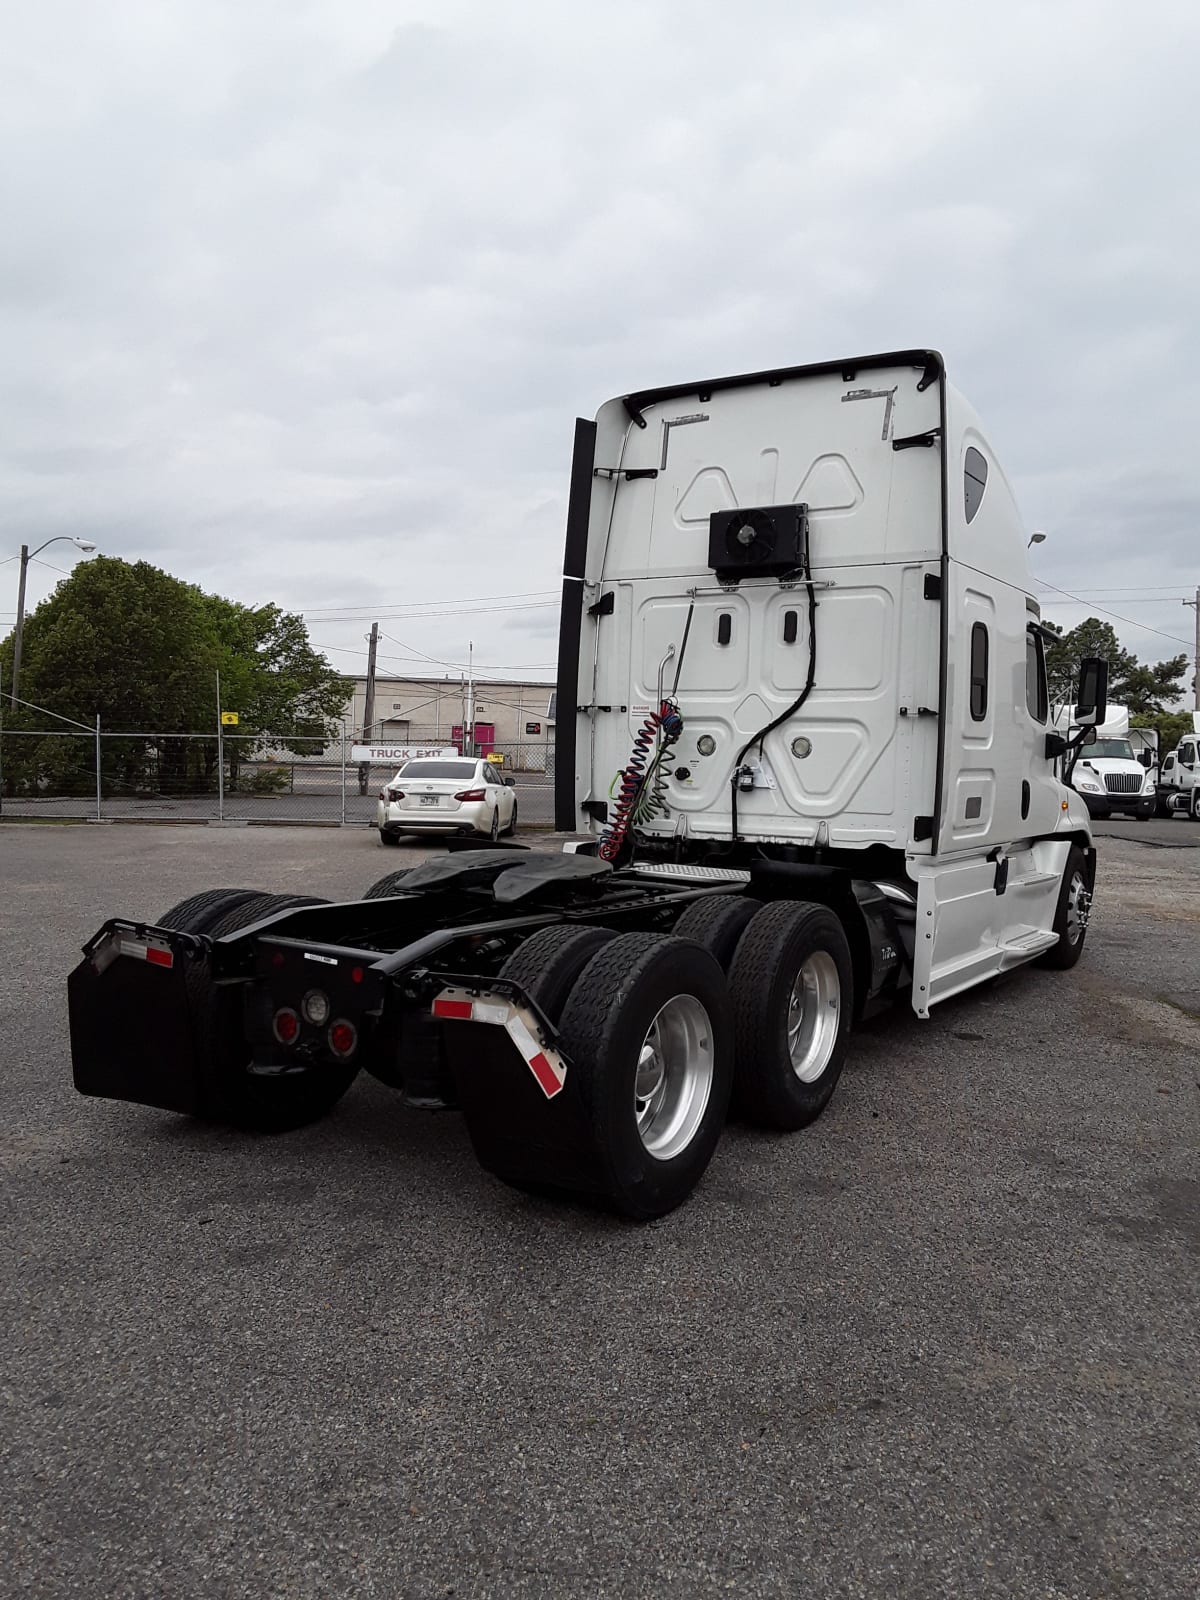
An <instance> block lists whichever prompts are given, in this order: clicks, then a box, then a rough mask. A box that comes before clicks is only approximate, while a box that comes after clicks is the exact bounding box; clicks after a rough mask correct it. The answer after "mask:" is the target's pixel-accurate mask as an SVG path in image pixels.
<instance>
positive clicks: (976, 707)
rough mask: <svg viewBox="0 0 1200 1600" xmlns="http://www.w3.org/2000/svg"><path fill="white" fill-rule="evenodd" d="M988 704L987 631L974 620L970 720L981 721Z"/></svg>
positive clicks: (985, 627)
mask: <svg viewBox="0 0 1200 1600" xmlns="http://www.w3.org/2000/svg"><path fill="white" fill-rule="evenodd" d="M987 704H988V631H987V625H986V624H985V623H982V622H976V623H974V624H973V625H972V627H971V721H972V722H982V721H983V719H984V717H986V716H987Z"/></svg>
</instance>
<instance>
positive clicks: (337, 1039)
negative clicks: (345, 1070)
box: [325, 1018, 358, 1060]
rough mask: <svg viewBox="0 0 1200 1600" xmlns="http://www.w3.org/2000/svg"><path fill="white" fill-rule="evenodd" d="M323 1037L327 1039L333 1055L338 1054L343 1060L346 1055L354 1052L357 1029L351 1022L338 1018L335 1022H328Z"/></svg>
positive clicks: (356, 1041)
mask: <svg viewBox="0 0 1200 1600" xmlns="http://www.w3.org/2000/svg"><path fill="white" fill-rule="evenodd" d="M325 1037H326V1038H327V1040H328V1041H329V1048H330V1049H331V1050H332V1051H333V1053H334V1055H335V1056H340V1057H341V1058H342V1060H345V1058H346V1057H347V1056H352V1055H353V1054H354V1047H355V1045H356V1044H357V1043H358V1029H357V1028H356V1027H355V1026H354V1024H353V1023H352V1022H346V1021H345V1020H343V1019H341V1018H339V1019H338V1021H337V1022H334V1023H331V1024H330V1028H329V1032H328V1033H327V1034H326V1036H325Z"/></svg>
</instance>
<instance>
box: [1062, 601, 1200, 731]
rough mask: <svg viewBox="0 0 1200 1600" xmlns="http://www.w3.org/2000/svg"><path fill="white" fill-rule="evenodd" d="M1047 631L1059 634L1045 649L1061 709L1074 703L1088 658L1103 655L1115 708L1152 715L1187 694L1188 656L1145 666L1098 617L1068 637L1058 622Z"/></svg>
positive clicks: (1108, 625) (1091, 618)
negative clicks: (1185, 687)
mask: <svg viewBox="0 0 1200 1600" xmlns="http://www.w3.org/2000/svg"><path fill="white" fill-rule="evenodd" d="M1047 627H1048V628H1049V630H1050V632H1051V633H1056V634H1057V635H1058V639H1057V640H1056V642H1055V643H1054V644H1051V645H1049V646H1048V647H1047V650H1046V675H1047V678H1048V681H1049V685H1050V699H1051V700H1052V701H1053V702H1054V703H1056V704H1059V703H1061V704H1070V703H1071V702H1072V701H1073V700H1074V698H1075V688H1076V685H1077V683H1078V681H1079V663H1080V662H1081V661H1082V660H1083V658H1084V657H1085V656H1102V657H1103V658H1104V659H1105V660H1106V661H1107V662H1108V697H1109V699H1110V700H1111V701H1113V703H1114V704H1116V705H1120V706H1128V708H1129V710H1130V712H1131V713H1138V714H1141V715H1147V716H1149V715H1154V714H1156V713H1158V712H1162V711H1165V710H1166V709H1167V707H1168V706H1169V705H1170V704H1171V703H1172V702H1173V701H1176V700H1178V699H1179V697H1180V696H1181V695H1182V693H1183V676H1184V673H1185V672H1186V671H1187V665H1188V662H1187V657H1186V656H1182V655H1180V656H1173V657H1172V658H1171V659H1170V660H1169V661H1157V662H1155V663H1154V665H1153V666H1147V665H1144V664H1143V663H1142V662H1140V661H1139V660H1138V658H1137V657H1136V656H1135V655H1134V654H1133V653H1132V651H1129V650H1124V649H1122V648H1121V644H1120V642H1119V640H1118V639H1117V635H1116V630H1115V629H1114V628H1113V625H1112V623H1111V622H1101V621H1100V619H1099V618H1098V617H1088V618H1087V619H1086V621H1084V622H1081V623H1080V624H1079V626H1078V627H1076V628H1072V629H1071V630H1070V632H1069V633H1064V631H1063V630H1062V628H1060V627H1057V626H1056V625H1055V624H1054V623H1053V622H1051V623H1048V624H1047Z"/></svg>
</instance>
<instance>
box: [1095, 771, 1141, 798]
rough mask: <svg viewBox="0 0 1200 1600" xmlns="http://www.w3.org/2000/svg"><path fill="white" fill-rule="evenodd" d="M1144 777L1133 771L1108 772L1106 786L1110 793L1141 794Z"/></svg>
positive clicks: (1105, 777)
mask: <svg viewBox="0 0 1200 1600" xmlns="http://www.w3.org/2000/svg"><path fill="white" fill-rule="evenodd" d="M1142 781H1143V780H1142V779H1141V778H1140V777H1139V776H1138V775H1137V774H1136V773H1133V772H1106V773H1105V774H1104V787H1105V788H1106V789H1107V790H1108V792H1109V794H1140V793H1141V790H1142Z"/></svg>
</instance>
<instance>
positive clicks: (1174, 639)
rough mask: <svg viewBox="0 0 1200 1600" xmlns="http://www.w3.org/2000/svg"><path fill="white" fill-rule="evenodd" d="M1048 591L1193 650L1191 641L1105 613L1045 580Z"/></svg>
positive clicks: (1102, 609) (1131, 626) (1111, 612)
mask: <svg viewBox="0 0 1200 1600" xmlns="http://www.w3.org/2000/svg"><path fill="white" fill-rule="evenodd" d="M1039 581H1040V582H1042V583H1044V584H1045V586H1046V588H1047V589H1053V590H1054V592H1055V594H1062V595H1066V597H1067V599H1068V600H1073V601H1074V602H1075V604H1076V605H1077V606H1082V607H1083V609H1084V610H1085V611H1089V610H1090V611H1099V612H1100V613H1101V615H1102V616H1105V617H1111V618H1112V619H1113V621H1114V622H1123V623H1125V624H1126V626H1127V627H1130V628H1140V629H1141V631H1142V632H1143V633H1156V634H1158V636H1159V638H1160V639H1170V641H1171V643H1172V644H1181V645H1183V647H1184V649H1185V650H1190V649H1191V648H1192V641H1191V640H1190V639H1181V638H1180V637H1179V635H1178V634H1175V633H1164V632H1163V631H1162V629H1161V628H1151V627H1150V626H1148V624H1146V623H1145V622H1135V621H1134V620H1133V618H1132V617H1122V616H1120V615H1119V614H1118V613H1117V612H1116V611H1105V609H1104V607H1103V606H1093V605H1092V603H1091V601H1089V600H1081V599H1080V598H1079V596H1078V595H1077V594H1072V593H1071V591H1070V590H1069V589H1060V588H1059V587H1058V585H1057V584H1056V583H1048V582H1047V581H1046V579H1045V578H1042V579H1041V580H1039Z"/></svg>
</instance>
